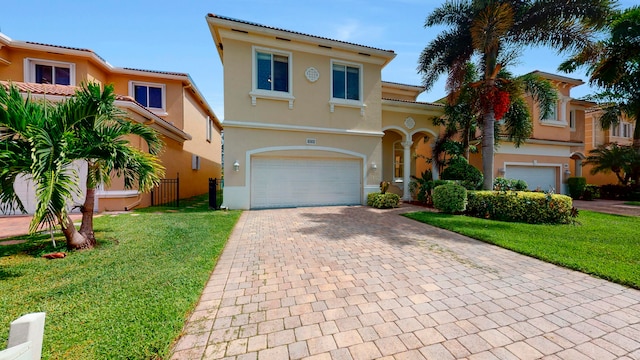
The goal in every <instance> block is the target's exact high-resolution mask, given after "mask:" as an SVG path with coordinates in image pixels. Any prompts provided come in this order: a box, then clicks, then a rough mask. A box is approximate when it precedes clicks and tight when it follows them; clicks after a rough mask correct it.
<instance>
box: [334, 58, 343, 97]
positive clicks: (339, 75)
mask: <svg viewBox="0 0 640 360" xmlns="http://www.w3.org/2000/svg"><path fill="white" fill-rule="evenodd" d="M345 70H346V66H344V65H336V64H334V65H333V97H334V98H338V99H344V98H345V88H346V86H345V85H346V84H345V81H346V76H345V73H346V71H345Z"/></svg>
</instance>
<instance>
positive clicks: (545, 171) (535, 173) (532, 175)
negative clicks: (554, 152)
mask: <svg viewBox="0 0 640 360" xmlns="http://www.w3.org/2000/svg"><path fill="white" fill-rule="evenodd" d="M557 169H558V168H557V167H554V166H518V165H509V166H507V167H506V173H505V175H504V176H505V178H507V179H520V180H524V181H526V182H527V185H528V186H529V190H536V189H540V190H542V191H549V189H553V190H554V191H555V192H559V191H560V189H556V171H557Z"/></svg>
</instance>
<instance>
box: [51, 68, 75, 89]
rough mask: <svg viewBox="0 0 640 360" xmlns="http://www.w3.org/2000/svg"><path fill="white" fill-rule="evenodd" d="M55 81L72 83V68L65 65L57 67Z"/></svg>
mask: <svg viewBox="0 0 640 360" xmlns="http://www.w3.org/2000/svg"><path fill="white" fill-rule="evenodd" d="M55 75H56V76H55V83H56V84H57V85H71V70H70V69H69V68H64V67H57V66H56V67H55Z"/></svg>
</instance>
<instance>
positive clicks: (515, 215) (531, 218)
mask: <svg viewBox="0 0 640 360" xmlns="http://www.w3.org/2000/svg"><path fill="white" fill-rule="evenodd" d="M467 198H468V203H467V211H466V214H467V215H469V216H474V217H479V218H485V219H493V220H501V221H511V222H524V223H529V224H568V223H571V222H572V214H573V210H572V209H573V202H572V200H571V198H570V197H569V196H566V195H557V194H556V195H552V194H545V193H534V192H529V191H509V192H502V191H470V192H469V193H468V195H467Z"/></svg>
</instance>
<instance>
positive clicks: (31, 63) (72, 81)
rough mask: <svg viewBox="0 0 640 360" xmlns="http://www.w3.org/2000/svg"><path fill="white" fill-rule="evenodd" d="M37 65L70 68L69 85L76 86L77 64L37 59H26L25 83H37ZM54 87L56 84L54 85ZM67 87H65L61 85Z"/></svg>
mask: <svg viewBox="0 0 640 360" xmlns="http://www.w3.org/2000/svg"><path fill="white" fill-rule="evenodd" d="M36 65H44V66H53V67H68V68H69V85H70V86H75V85H76V64H74V63H70V62H64V61H53V60H43V59H35V58H25V59H24V80H25V82H31V83H35V82H36ZM52 85H54V84H52ZM61 86H65V85H61Z"/></svg>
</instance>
